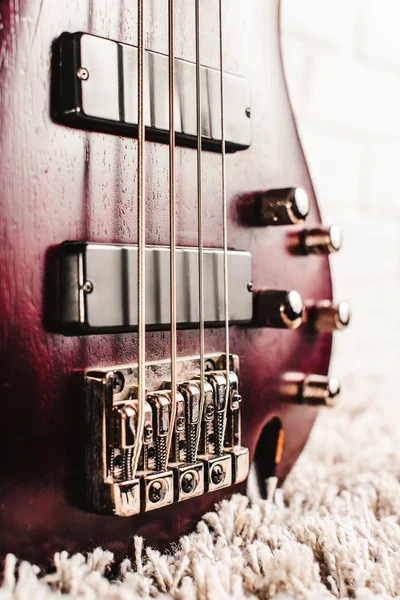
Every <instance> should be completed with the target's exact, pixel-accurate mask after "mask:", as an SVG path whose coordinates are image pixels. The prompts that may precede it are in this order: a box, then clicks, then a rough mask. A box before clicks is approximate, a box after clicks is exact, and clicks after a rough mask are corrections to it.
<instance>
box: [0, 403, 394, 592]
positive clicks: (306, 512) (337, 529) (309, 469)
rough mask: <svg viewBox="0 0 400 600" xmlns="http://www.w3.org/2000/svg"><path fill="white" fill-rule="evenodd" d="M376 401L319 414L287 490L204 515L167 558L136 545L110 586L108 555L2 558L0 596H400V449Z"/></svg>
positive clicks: (237, 500)
mask: <svg viewBox="0 0 400 600" xmlns="http://www.w3.org/2000/svg"><path fill="white" fill-rule="evenodd" d="M398 442H399V440H398V437H397V434H396V422H395V418H394V417H393V415H390V414H386V413H385V411H384V409H383V408H380V407H379V406H377V405H366V403H365V402H364V403H363V404H360V405H356V404H354V403H353V404H351V403H350V404H348V403H343V404H342V406H341V407H339V408H336V409H334V410H331V411H324V412H323V413H322V414H321V416H320V417H319V419H318V422H317V425H316V427H315V428H314V431H313V434H312V437H311V439H310V440H309V443H308V445H307V448H306V450H305V452H304V453H303V455H302V456H301V458H300V460H299V462H298V463H297V465H296V467H295V468H294V470H293V471H292V473H291V475H290V477H289V478H288V479H287V481H286V483H285V485H284V487H283V489H276V485H275V481H274V480H269V482H268V497H269V499H268V500H267V501H262V502H259V503H257V504H253V505H252V506H250V504H249V502H248V500H247V499H246V498H245V497H242V496H234V497H233V498H232V500H230V501H227V502H223V503H222V505H221V506H220V507H218V510H217V512H213V513H209V514H207V515H205V516H204V518H203V519H202V521H201V522H200V523H199V524H198V526H197V530H196V531H195V532H193V533H192V534H191V535H190V536H187V537H184V538H183V539H182V540H181V543H180V545H179V546H178V547H177V548H176V550H175V552H174V553H170V554H163V555H162V554H159V553H158V552H156V551H154V550H152V549H150V548H146V547H145V546H144V545H143V542H142V540H141V539H140V538H137V539H136V546H135V556H134V557H132V560H128V559H127V560H125V561H124V562H123V563H122V565H121V568H120V573H119V577H118V579H117V580H114V581H112V582H110V581H109V579H108V578H107V573H108V572H109V565H110V563H112V559H113V557H112V554H111V553H109V552H107V551H105V550H100V549H97V550H95V551H94V552H93V553H92V554H91V555H89V556H87V557H84V556H82V555H80V554H78V555H75V556H68V555H67V553H64V552H62V553H60V554H56V555H55V557H54V565H55V570H54V572H52V573H51V574H47V575H44V574H43V573H42V572H41V571H40V570H39V569H38V568H37V567H35V566H32V565H30V564H28V563H19V562H18V561H17V559H16V558H15V557H14V556H12V555H9V556H8V558H7V563H6V570H5V577H4V581H3V583H2V586H1V588H0V600H10V599H18V600H28V599H29V600H31V599H32V598H35V599H36V598H39V599H41V600H42V599H43V600H44V599H46V600H47V599H52V598H60V596H62V597H63V598H80V599H81V598H84V599H94V598H102V599H109V600H128V599H129V598H148V597H151V598H160V597H163V598H179V599H185V600H191V599H195V598H196V599H197V598H198V599H211V600H214V599H215V600H217V599H218V600H224V599H227V598H245V597H246V598H247V597H248V598H279V599H280V600H283V599H285V600H286V599H289V598H292V597H296V598H299V597H304V598H309V599H315V600H317V599H319V598H348V597H349V598H354V597H356V598H360V599H363V600H367V599H369V598H391V597H396V595H399V597H400V525H399V523H400V485H399V477H400V450H399V448H400V446H399V443H398Z"/></svg>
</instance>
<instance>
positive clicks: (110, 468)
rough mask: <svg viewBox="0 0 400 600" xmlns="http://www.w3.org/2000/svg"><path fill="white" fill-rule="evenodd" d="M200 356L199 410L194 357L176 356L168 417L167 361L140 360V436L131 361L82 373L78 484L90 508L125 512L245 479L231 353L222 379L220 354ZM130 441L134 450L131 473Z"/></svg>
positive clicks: (134, 370)
mask: <svg viewBox="0 0 400 600" xmlns="http://www.w3.org/2000/svg"><path fill="white" fill-rule="evenodd" d="M205 359H206V363H205V367H206V372H205V381H204V406H203V410H201V382H200V377H199V374H200V359H199V358H196V357H193V358H182V359H178V360H177V378H178V382H179V383H178V390H177V392H176V415H175V419H172V418H171V405H172V391H171V388H170V382H169V381H168V378H169V374H170V361H159V362H154V363H147V364H146V385H147V391H146V401H145V405H144V428H143V435H142V439H141V440H139V439H138V437H137V416H138V400H137V395H136V392H137V365H133V366H129V365H127V366H122V367H116V368H110V369H101V370H90V371H87V372H86V373H85V392H86V394H85V396H86V401H85V413H86V429H87V437H86V441H87V445H86V465H87V472H86V485H87V501H88V505H89V507H90V509H91V510H93V511H95V512H97V513H103V514H115V515H118V516H132V515H135V514H138V513H139V512H143V511H144V512H147V511H150V510H154V509H157V508H161V507H163V506H167V505H169V504H172V503H173V502H181V501H183V500H188V499H190V498H194V497H196V496H200V495H202V494H204V493H207V492H212V491H214V490H218V489H221V488H225V487H228V486H231V485H233V484H235V483H239V482H241V481H243V480H244V479H246V477H247V475H248V470H249V451H248V449H247V448H244V447H243V446H241V444H240V441H241V440H240V438H241V435H240V400H241V397H240V394H239V359H238V357H237V356H236V355H230V357H229V381H228V382H227V377H226V355H224V354H215V355H207V356H206V357H205ZM227 385H228V386H229V394H228V404H227V405H225V404H226V386H227ZM225 422H226V426H225V427H224V424H225ZM171 427H172V428H173V433H172V443H171V448H170V452H169V455H167V437H168V435H169V432H170V428H171ZM136 444H140V454H139V462H138V468H137V471H136V473H133V469H132V459H133V454H134V449H135V446H136Z"/></svg>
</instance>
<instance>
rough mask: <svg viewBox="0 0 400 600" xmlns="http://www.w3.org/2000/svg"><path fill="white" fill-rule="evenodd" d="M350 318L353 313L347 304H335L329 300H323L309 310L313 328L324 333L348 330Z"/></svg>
mask: <svg viewBox="0 0 400 600" xmlns="http://www.w3.org/2000/svg"><path fill="white" fill-rule="evenodd" d="M350 318H351V312H350V307H349V305H348V303H347V302H339V303H338V304H333V303H332V302H330V301H329V300H322V301H321V302H318V303H317V304H315V306H312V307H311V308H310V309H309V323H310V325H311V327H312V328H313V329H315V330H316V331H320V332H323V333H331V332H333V331H342V330H343V329H346V327H347V326H348V324H349V323H350Z"/></svg>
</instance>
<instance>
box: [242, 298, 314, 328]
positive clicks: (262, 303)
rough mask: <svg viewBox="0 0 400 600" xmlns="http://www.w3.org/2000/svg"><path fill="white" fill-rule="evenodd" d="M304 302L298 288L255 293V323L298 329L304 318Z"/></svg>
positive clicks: (262, 325)
mask: <svg viewBox="0 0 400 600" xmlns="http://www.w3.org/2000/svg"><path fill="white" fill-rule="evenodd" d="M303 310H304V303H303V299H302V297H301V296H300V294H299V292H297V291H296V290H290V291H281V290H264V291H260V292H257V293H256V294H255V295H254V312H253V314H254V324H255V325H256V326H258V327H275V328H278V329H296V328H297V327H299V325H301V323H302V320H303Z"/></svg>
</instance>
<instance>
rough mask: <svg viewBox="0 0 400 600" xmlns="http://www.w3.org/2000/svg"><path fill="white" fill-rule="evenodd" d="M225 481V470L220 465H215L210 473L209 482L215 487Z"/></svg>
mask: <svg viewBox="0 0 400 600" xmlns="http://www.w3.org/2000/svg"><path fill="white" fill-rule="evenodd" d="M224 479H225V470H224V468H223V467H222V466H221V465H215V467H214V468H213V470H212V471H211V481H212V482H213V483H214V484H215V485H219V484H220V483H222V482H223V480H224Z"/></svg>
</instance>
